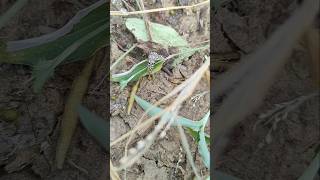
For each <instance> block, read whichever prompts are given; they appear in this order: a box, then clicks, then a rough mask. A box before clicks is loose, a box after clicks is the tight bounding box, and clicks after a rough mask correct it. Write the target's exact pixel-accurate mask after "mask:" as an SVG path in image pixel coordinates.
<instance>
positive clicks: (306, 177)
mask: <svg viewBox="0 0 320 180" xmlns="http://www.w3.org/2000/svg"><path fill="white" fill-rule="evenodd" d="M319 170H320V152H318V153H317V154H316V156H315V157H314V159H313V160H312V162H311V164H310V165H309V167H308V168H307V169H306V170H305V171H304V173H303V174H302V176H301V177H300V178H299V179H298V180H311V179H313V178H314V176H315V175H316V174H317V172H318V171H319Z"/></svg>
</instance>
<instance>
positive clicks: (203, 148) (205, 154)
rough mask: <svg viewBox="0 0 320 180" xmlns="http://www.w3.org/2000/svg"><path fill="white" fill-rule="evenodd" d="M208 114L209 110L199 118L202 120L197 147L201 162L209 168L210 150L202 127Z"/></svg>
mask: <svg viewBox="0 0 320 180" xmlns="http://www.w3.org/2000/svg"><path fill="white" fill-rule="evenodd" d="M209 116H210V111H209V112H208V113H207V114H206V115H205V116H204V117H203V118H202V119H201V120H200V122H202V126H201V129H200V132H199V143H198V148H199V154H200V155H201V157H202V161H203V163H204V164H205V166H206V167H207V168H209V169H210V152H209V149H208V145H207V142H206V138H205V133H204V129H205V126H206V124H207V122H208V119H209Z"/></svg>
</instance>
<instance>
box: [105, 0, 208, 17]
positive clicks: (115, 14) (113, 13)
mask: <svg viewBox="0 0 320 180" xmlns="http://www.w3.org/2000/svg"><path fill="white" fill-rule="evenodd" d="M209 3H210V1H209V0H207V1H204V2H201V3H198V4H194V5H191V6H174V7H166V8H158V9H148V10H142V11H132V12H121V11H110V15H111V16H129V15H135V14H146V13H154V12H160V11H170V10H177V9H190V8H195V7H199V6H204V5H207V4H209Z"/></svg>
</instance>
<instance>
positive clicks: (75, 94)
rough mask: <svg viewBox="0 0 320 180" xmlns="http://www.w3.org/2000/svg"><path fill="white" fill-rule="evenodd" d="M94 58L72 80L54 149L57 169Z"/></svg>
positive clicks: (64, 155) (64, 150)
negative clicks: (55, 148) (56, 144)
mask: <svg viewBox="0 0 320 180" xmlns="http://www.w3.org/2000/svg"><path fill="white" fill-rule="evenodd" d="M96 58H97V57H96V56H94V57H93V58H92V59H91V60H90V61H88V62H87V64H86V66H85V67H84V69H83V70H82V72H81V74H80V76H79V77H77V78H76V79H75V80H74V82H73V85H72V89H71V92H70V95H69V97H68V99H67V102H66V105H65V110H64V114H63V118H62V124H61V132H60V137H59V141H58V146H57V150H56V163H57V167H58V168H59V169H61V168H62V166H63V163H64V161H65V157H66V154H67V151H68V148H69V146H70V142H71V139H72V136H73V133H74V131H75V128H76V126H77V122H78V120H77V118H78V113H77V111H76V107H77V106H78V105H79V104H80V103H81V101H82V98H83V96H84V94H85V93H86V91H87V87H88V81H89V78H90V76H91V73H92V70H93V67H94V63H95V61H96Z"/></svg>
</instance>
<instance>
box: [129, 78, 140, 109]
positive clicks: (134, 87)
mask: <svg viewBox="0 0 320 180" xmlns="http://www.w3.org/2000/svg"><path fill="white" fill-rule="evenodd" d="M139 82H140V80H138V81H137V82H136V84H135V85H134V86H133V87H132V90H131V94H130V98H129V101H128V109H127V114H128V115H130V113H131V109H132V106H133V103H134V96H135V95H136V93H137V91H138V87H139Z"/></svg>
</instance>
